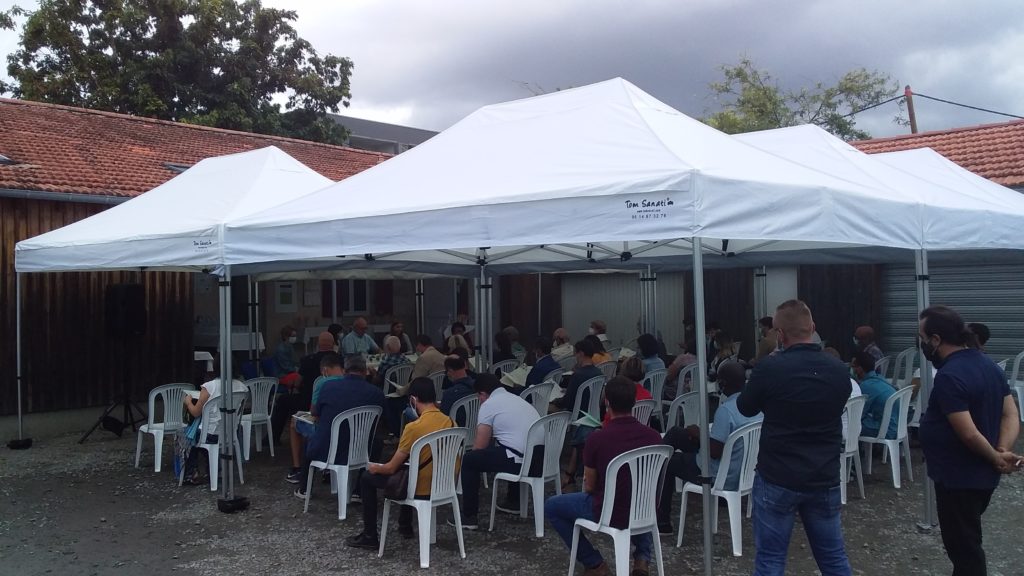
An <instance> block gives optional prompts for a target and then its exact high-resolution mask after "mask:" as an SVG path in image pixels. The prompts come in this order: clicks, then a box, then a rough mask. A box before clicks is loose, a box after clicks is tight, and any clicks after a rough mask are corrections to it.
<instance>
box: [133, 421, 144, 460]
mask: <svg viewBox="0 0 1024 576" xmlns="http://www.w3.org/2000/svg"><path fill="white" fill-rule="evenodd" d="M143 434H145V432H143V431H142V430H139V432H138V434H136V436H137V437H138V440H137V441H136V442H135V467H136V468H138V467H139V459H140V458H142V435H143Z"/></svg>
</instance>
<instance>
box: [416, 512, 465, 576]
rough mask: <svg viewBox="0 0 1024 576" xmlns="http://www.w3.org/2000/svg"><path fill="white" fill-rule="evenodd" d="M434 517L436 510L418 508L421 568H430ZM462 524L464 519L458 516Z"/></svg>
mask: <svg viewBox="0 0 1024 576" xmlns="http://www.w3.org/2000/svg"><path fill="white" fill-rule="evenodd" d="M433 515H434V509H433V507H431V508H430V509H428V510H425V509H424V508H423V507H421V506H416V520H417V522H418V523H419V528H420V568H430V540H431V532H433V526H432V524H433ZM455 518H457V519H458V520H456V521H457V522H459V523H460V524H461V523H462V519H461V518H459V517H458V516H456V517H455Z"/></svg>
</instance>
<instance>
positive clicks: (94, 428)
mask: <svg viewBox="0 0 1024 576" xmlns="http://www.w3.org/2000/svg"><path fill="white" fill-rule="evenodd" d="M117 405H118V402H114V403H113V404H111V405H110V406H107V409H106V410H104V411H103V414H100V417H99V419H98V420H96V423H95V424H93V425H92V428H89V431H88V432H86V433H85V434H82V437H81V438H79V439H78V443H79V444H84V443H85V439H86V438H88V437H89V436H90V435H91V434H92V433H93V432H95V431H96V429H97V428H99V427H100V425H101V424H103V419H104V418H106V417H107V416H110V413H111V412H113V411H114V408H117Z"/></svg>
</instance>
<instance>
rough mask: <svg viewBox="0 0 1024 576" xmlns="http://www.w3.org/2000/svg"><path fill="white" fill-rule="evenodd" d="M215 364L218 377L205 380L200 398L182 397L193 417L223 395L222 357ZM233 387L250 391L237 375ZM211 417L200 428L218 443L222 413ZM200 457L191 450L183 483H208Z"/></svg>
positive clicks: (208, 439) (207, 436) (207, 437)
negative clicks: (200, 472)
mask: <svg viewBox="0 0 1024 576" xmlns="http://www.w3.org/2000/svg"><path fill="white" fill-rule="evenodd" d="M213 366H214V369H213V374H214V375H215V376H216V377H215V378H214V379H213V380H210V381H209V382H205V383H204V384H203V386H202V388H200V389H199V398H192V397H191V396H189V395H188V394H185V395H184V398H182V400H183V402H184V404H185V410H187V411H188V413H189V414H190V415H191V416H192V417H193V418H199V417H201V416H202V415H203V407H204V406H206V403H207V402H209V401H210V400H211V399H213V398H217V397H218V396H220V395H221V392H222V384H221V379H220V376H219V374H220V358H219V357H218V356H214V358H213ZM232 367H233V368H234V369H236V370H237V368H238V366H237V365H232ZM231 387H232V390H234V392H235V394H244V393H246V392H247V391H248V390H247V389H246V387H245V384H243V383H242V381H241V380H239V379H238V378H237V377H236V378H234V379H232V380H231ZM240 398H241V397H240V396H235V402H236V403H237V402H238V400H239V399H240ZM225 404H226V401H225ZM209 418H210V419H209V420H208V421H206V422H200V423H199V428H200V429H202V430H206V431H207V433H206V442H207V443H208V444H216V443H217V427H218V426H219V425H220V418H221V413H220V412H218V411H211V412H210V414H209ZM157 457H158V458H159V457H160V455H159V454H158V455H157ZM198 459H199V450H190V451H189V453H188V458H187V459H186V460H185V472H184V479H183V480H182V484H189V485H198V484H205V483H206V478H203V477H202V476H200V474H199V470H198V463H199V460H198Z"/></svg>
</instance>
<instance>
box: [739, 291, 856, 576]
mask: <svg viewBox="0 0 1024 576" xmlns="http://www.w3.org/2000/svg"><path fill="white" fill-rule="evenodd" d="M772 325H773V327H774V329H775V332H776V335H777V337H778V341H779V343H780V344H781V345H782V346H783V351H782V352H780V353H778V354H775V355H772V356H769V357H767V358H762V359H761V361H759V362H758V363H757V365H756V366H755V367H754V371H753V372H752V373H751V375H750V381H749V382H748V383H747V386H746V388H744V390H743V392H741V393H740V395H739V397H738V398H737V399H736V407H737V408H738V409H739V412H740V414H743V415H744V416H747V417H752V416H755V415H756V414H757V413H758V412H761V413H763V414H764V424H763V425H762V426H761V447H760V451H759V452H758V457H757V473H756V475H755V476H754V489H753V493H752V494H751V499H752V500H753V502H754V544H755V545H756V546H757V556H756V557H755V560H754V575H755V576H782V575H783V574H785V572H786V555H787V552H788V550H789V539H790V536H791V535H792V533H793V524H794V521H795V520H796V514H797V512H799V513H800V519H801V520H803V525H804V532H805V533H806V534H807V542H808V543H809V544H810V545H811V552H812V553H813V554H814V560H815V562H817V564H818V570H820V571H821V574H822V576H849V574H850V561H849V559H848V558H847V556H846V548H845V546H844V544H843V528H842V525H841V524H840V522H839V509H840V495H839V454H840V453H841V452H842V446H843V429H842V428H843V427H842V415H843V410H844V409H845V407H846V400H847V399H848V398H849V397H850V389H851V385H850V374H849V370H848V368H847V367H846V365H845V364H843V363H842V362H840V361H839V360H838V359H836V358H834V357H832V356H830V355H828V354H825V353H823V352H822V351H821V346H820V345H819V344H814V343H813V342H812V338H813V334H814V320H813V319H812V318H811V310H810V308H808V307H807V305H806V304H804V303H803V302H801V301H799V300H789V301H786V302H783V303H782V304H781V305H779V307H778V308H777V309H776V310H775V316H774V318H773V321H772Z"/></svg>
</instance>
